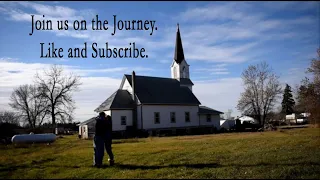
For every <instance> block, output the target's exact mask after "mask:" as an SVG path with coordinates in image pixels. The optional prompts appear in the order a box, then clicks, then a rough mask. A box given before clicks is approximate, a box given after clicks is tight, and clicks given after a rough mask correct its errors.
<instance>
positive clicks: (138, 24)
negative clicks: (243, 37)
mask: <svg viewBox="0 0 320 180" xmlns="http://www.w3.org/2000/svg"><path fill="white" fill-rule="evenodd" d="M42 17H43V19H41V20H39V19H38V18H37V20H36V19H35V16H34V15H31V33H29V35H30V36H31V35H33V34H34V32H35V30H37V31H48V30H54V29H53V22H52V20H50V19H47V18H46V17H45V15H43V16H42ZM155 24H156V21H155V20H118V19H117V16H116V15H113V23H112V28H113V29H112V33H111V35H112V36H114V35H116V32H117V31H119V30H120V31H122V30H126V31H130V30H131V31H136V30H138V31H149V32H150V33H149V34H150V35H153V33H154V32H155V31H156V30H158V28H157V27H156V25H155ZM70 25H72V29H73V30H80V31H83V30H88V29H87V21H86V20H74V21H73V22H72V23H70V24H69V21H68V20H58V21H57V24H56V27H57V29H56V30H68V29H69V26H70ZM91 30H93V31H98V30H105V31H107V30H109V21H108V20H100V19H99V16H98V15H96V16H95V18H93V19H92V20H91Z"/></svg>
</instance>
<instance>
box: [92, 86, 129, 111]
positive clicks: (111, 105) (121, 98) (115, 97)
mask: <svg viewBox="0 0 320 180" xmlns="http://www.w3.org/2000/svg"><path fill="white" fill-rule="evenodd" d="M133 106H134V103H133V100H132V98H131V95H130V93H129V92H128V91H127V90H121V89H118V90H117V91H116V92H114V93H113V94H112V95H111V96H110V97H109V98H108V99H107V100H105V101H104V102H103V103H102V104H101V105H100V106H99V107H98V108H97V109H95V110H94V111H96V112H101V111H106V110H109V109H132V108H133Z"/></svg>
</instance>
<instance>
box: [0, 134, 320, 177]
mask: <svg viewBox="0 0 320 180" xmlns="http://www.w3.org/2000/svg"><path fill="white" fill-rule="evenodd" d="M113 151H114V154H115V160H116V165H115V166H114V167H109V166H106V167H104V168H101V169H97V168H93V167H91V165H92V158H93V148H92V141H91V140H79V139H78V138H77V137H76V136H65V137H63V138H59V139H58V140H57V141H56V142H55V143H53V144H51V145H44V144H37V145H28V146H24V147H23V146H14V145H8V146H1V149H0V154H1V157H0V178H2V179H3V178H90V179H91V178H317V179H319V178H320V129H319V128H303V129H293V130H281V131H274V132H263V133H260V132H255V133H229V134H215V135H203V136H183V137H163V138H145V139H127V140H116V141H114V145H113ZM104 163H105V164H107V157H106V156H105V158H104Z"/></svg>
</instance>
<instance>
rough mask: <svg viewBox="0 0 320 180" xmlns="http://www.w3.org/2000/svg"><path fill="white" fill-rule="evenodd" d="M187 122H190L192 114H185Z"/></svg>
mask: <svg viewBox="0 0 320 180" xmlns="http://www.w3.org/2000/svg"><path fill="white" fill-rule="evenodd" d="M185 121H186V122H190V112H185Z"/></svg>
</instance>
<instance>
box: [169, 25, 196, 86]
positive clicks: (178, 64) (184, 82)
mask: <svg viewBox="0 0 320 180" xmlns="http://www.w3.org/2000/svg"><path fill="white" fill-rule="evenodd" d="M171 78H173V79H177V80H178V81H180V85H181V86H186V87H188V88H189V89H190V90H191V91H192V86H193V83H192V81H191V80H190V73H189V64H187V61H186V60H185V58H184V53H183V47H182V40H181V35H180V29H179V24H177V35H176V47H175V51H174V57H173V62H172V64H171Z"/></svg>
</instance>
